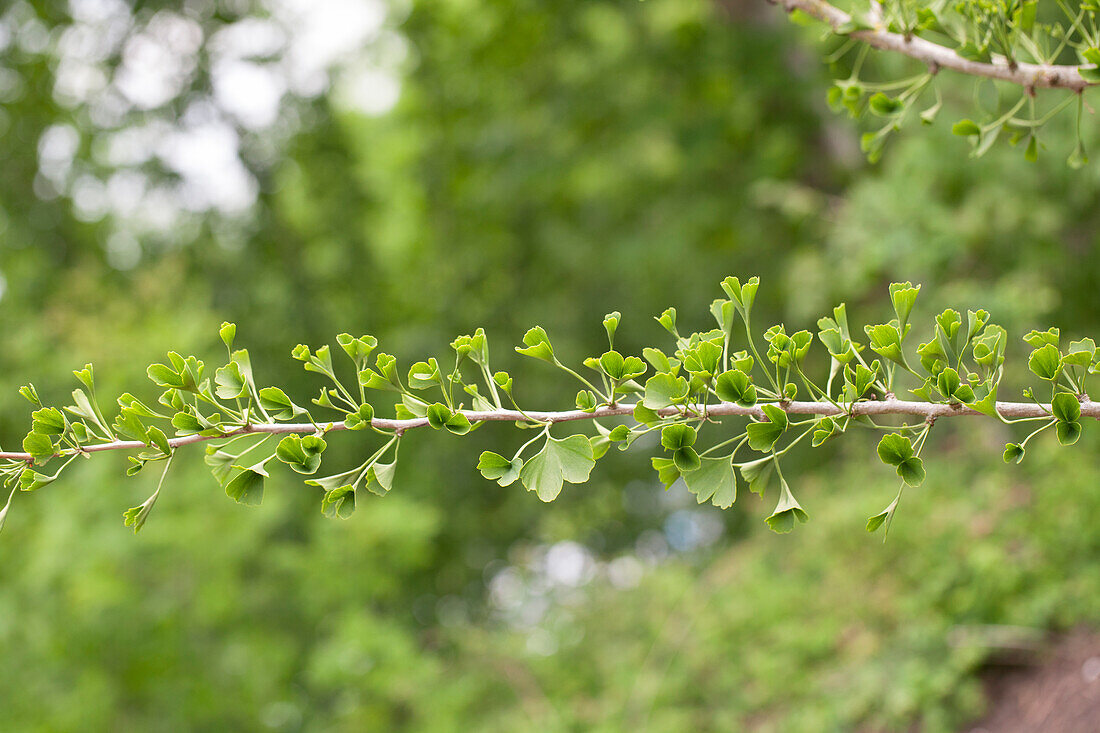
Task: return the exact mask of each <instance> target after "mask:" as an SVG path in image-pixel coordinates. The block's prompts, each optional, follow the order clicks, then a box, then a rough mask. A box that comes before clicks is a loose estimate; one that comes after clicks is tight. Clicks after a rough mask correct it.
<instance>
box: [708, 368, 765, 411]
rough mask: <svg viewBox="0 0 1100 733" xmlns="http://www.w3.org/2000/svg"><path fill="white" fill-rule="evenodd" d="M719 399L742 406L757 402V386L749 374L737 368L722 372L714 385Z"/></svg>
mask: <svg viewBox="0 0 1100 733" xmlns="http://www.w3.org/2000/svg"><path fill="white" fill-rule="evenodd" d="M714 389H715V391H716V392H717V393H718V399H720V400H722V401H724V402H734V403H737V404H738V405H741V406H742V407H752V406H753V405H755V404H756V386H755V385H754V384H753V383H752V380H751V379H750V378H749V376H748V375H747V374H745V373H744V372H741V371H739V370H736V369H731V370H729V371H726V372H722V373H721V374H719V375H718V380H717V382H716V383H715V386H714Z"/></svg>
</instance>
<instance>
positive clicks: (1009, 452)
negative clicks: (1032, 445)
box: [1001, 443, 1024, 463]
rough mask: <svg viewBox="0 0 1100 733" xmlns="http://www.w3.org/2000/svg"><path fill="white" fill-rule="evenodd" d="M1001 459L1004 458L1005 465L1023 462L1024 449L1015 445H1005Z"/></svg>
mask: <svg viewBox="0 0 1100 733" xmlns="http://www.w3.org/2000/svg"><path fill="white" fill-rule="evenodd" d="M1001 457H1002V458H1004V461H1005V463H1010V462H1012V461H1016V463H1019V462H1020V461H1022V460H1024V447H1023V446H1022V445H1017V444H1016V443H1005V450H1004V453H1003V454H1002V455H1001Z"/></svg>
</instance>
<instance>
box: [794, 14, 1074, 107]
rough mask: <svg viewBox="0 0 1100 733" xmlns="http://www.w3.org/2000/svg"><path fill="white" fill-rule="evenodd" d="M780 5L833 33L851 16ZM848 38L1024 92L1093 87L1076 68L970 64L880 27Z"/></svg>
mask: <svg viewBox="0 0 1100 733" xmlns="http://www.w3.org/2000/svg"><path fill="white" fill-rule="evenodd" d="M772 1H773V2H776V3H778V4H780V5H782V6H783V7H784V8H786V10H787V11H788V12H791V11H794V10H801V11H802V12H804V13H806V14H807V15H810V16H813V17H814V18H817V19H818V20H821V21H824V22H825V23H827V24H828V25H829V27H831V28H832V29H833V30H834V31H839V29H840V28H841V27H842V26H844V25H845V24H846V23H848V21H849V20H851V16H849V15H848V13H845V12H844V11H843V10H841V9H840V8H837V7H834V6H833V5H830V4H829V3H827V2H824V0H772ZM843 35H848V36H850V37H852V38H856V39H858V40H860V41H863V42H865V43H867V44H869V45H871V46H874V47H875V48H879V49H882V50H884V51H893V52H896V53H900V54H902V55H904V56H909V57H910V58H914V59H917V60H918V61H923V62H924V63H925V64H927V65H928V66H929V68H931V69H932V70H937V69H940V68H944V69H953V70H954V71H959V72H961V73H963V74H968V75H970V76H981V77H987V78H989V79H999V80H1000V81H1007V82H1012V83H1013V84H1019V85H1020V86H1023V87H1025V88H1031V89H1035V88H1040V87H1042V88H1048V89H1055V88H1056V89H1071V90H1073V91H1075V92H1080V91H1082V90H1084V89H1086V88H1087V87H1090V86H1093V85H1092V84H1091V83H1090V82H1087V81H1085V79H1084V78H1083V77H1082V76H1081V74H1080V68H1081V67H1079V66H1063V65H1049V64H1027V63H1016V64H1009V62H1008V61H1007V60H1005V59H1003V58H1000V57H997V58H994V59H993V61H992V62H989V63H985V62H981V61H972V60H970V59H965V58H963V57H962V56H959V55H958V54H957V53H955V50H954V49H952V48H947V47H946V46H941V45H939V44H938V43H933V42H932V41H928V40H925V39H923V38H918V37H917V36H905V35H902V34H900V33H892V32H890V31H888V30H885V29H884V28H881V27H876V28H873V29H869V30H858V31H852V32H851V33H846V34H843Z"/></svg>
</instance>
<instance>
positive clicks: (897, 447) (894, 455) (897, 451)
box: [878, 433, 913, 466]
mask: <svg viewBox="0 0 1100 733" xmlns="http://www.w3.org/2000/svg"><path fill="white" fill-rule="evenodd" d="M878 457H879V458H880V459H882V462H883V463H885V464H887V465H888V466H900V465H901V464H902V463H903V462H905V461H907V460H909V459H910V458H912V457H913V444H912V443H911V442H910V440H909V438H906V437H905V436H904V435H901V434H900V433H888V434H886V435H884V436H882V439H881V440H879V442H878Z"/></svg>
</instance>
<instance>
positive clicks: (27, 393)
mask: <svg viewBox="0 0 1100 733" xmlns="http://www.w3.org/2000/svg"><path fill="white" fill-rule="evenodd" d="M19 394H21V395H22V396H23V398H24V399H25V400H27V402H30V403H31V404H32V405H34V406H35V407H41V406H42V400H40V399H39V398H38V390H36V389H35V388H34V385H33V384H24V385H23V386H22V387H20V388H19ZM4 508H5V509H7V505H5V506H4Z"/></svg>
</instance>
